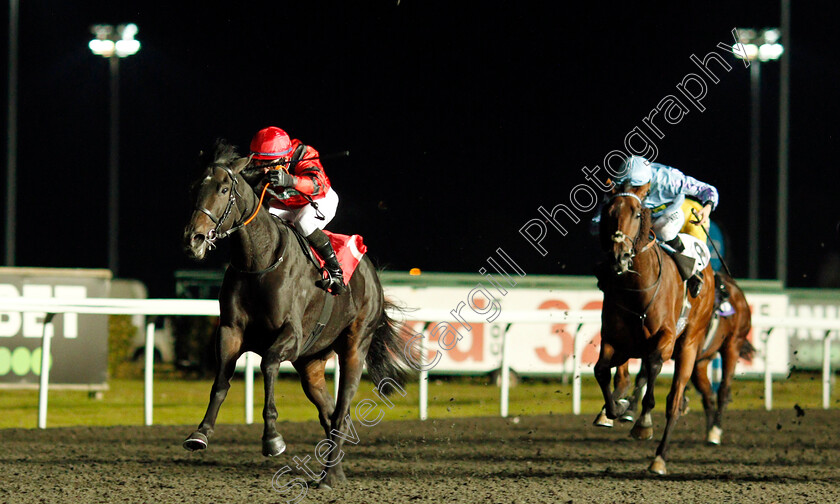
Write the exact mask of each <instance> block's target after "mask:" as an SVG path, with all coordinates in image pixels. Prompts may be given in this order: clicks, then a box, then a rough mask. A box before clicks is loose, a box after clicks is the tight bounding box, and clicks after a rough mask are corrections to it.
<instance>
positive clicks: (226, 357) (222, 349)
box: [183, 326, 243, 451]
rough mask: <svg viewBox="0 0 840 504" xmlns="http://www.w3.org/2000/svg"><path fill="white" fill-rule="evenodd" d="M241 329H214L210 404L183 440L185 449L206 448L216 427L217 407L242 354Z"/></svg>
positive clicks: (221, 401) (228, 386) (222, 327)
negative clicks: (214, 369) (214, 342)
mask: <svg viewBox="0 0 840 504" xmlns="http://www.w3.org/2000/svg"><path fill="white" fill-rule="evenodd" d="M242 336H243V334H242V330H241V329H238V328H234V327H230V326H220V327H219V329H218V330H217V331H216V378H215V380H214V381H213V387H212V388H211V389H210V404H208V406H207V411H206V412H205V414H204V419H202V420H201V423H200V424H199V425H198V429H196V430H195V431H194V432H193V433H192V434H190V436H189V437H188V438H187V439H186V440H185V441H184V443H183V446H184V448H186V449H187V450H190V451H196V450H203V449H205V448H207V443H208V440H209V439H210V436H212V435H213V430H214V429H215V427H216V417H217V416H218V415H219V408H221V407H222V403H223V402H224V401H225V397H227V393H228V390H229V389H230V379H231V377H233V372H234V370H235V369H236V360H237V359H238V358H239V356H240V355H242Z"/></svg>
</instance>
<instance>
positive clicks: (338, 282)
mask: <svg viewBox="0 0 840 504" xmlns="http://www.w3.org/2000/svg"><path fill="white" fill-rule="evenodd" d="M327 275H328V276H327V278H323V279H321V280H318V281H317V282H315V286H317V287H318V288H321V289H324V290H325V291H327V292H329V293H330V294H332V295H333V296H338V295H341V294H344V293H345V292H347V286H346V285H344V277H343V276H333V275H331V274H330V273H329V271H327Z"/></svg>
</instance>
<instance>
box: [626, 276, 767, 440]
mask: <svg viewBox="0 0 840 504" xmlns="http://www.w3.org/2000/svg"><path fill="white" fill-rule="evenodd" d="M719 275H720V278H721V280H722V281H723V283H724V284H725V285H726V288H727V290H728V291H729V293H730V296H729V302H730V303H731V304H732V308H733V310H734V313H732V314H731V315H728V316H721V315H717V317H718V318H719V323H718V324H717V326H716V327H715V325H714V324H712V326H711V327H710V330H712V329H713V330H714V333H713V334H709V335H707V336H706V344H705V345H704V346H703V347H701V350H700V354H699V355H698V356H697V360H696V362H695V363H694V371H693V372H692V374H691V382H692V383H693V384H694V388H696V389H697V391H698V392H699V393H700V395H701V396H702V400H703V411H704V412H705V414H706V442H707V443H708V444H710V445H719V444H720V443H721V438H722V435H723V412H724V411H725V410H726V406H727V405H728V404H729V403H730V402H731V401H732V397H731V387H732V379H733V377H734V376H735V365H736V364H737V363H738V358H739V357H743V358H745V359H750V358H752V357H753V354H754V353H755V348H754V347H753V346H752V344H751V343H750V342H749V340H748V339H747V336H748V335H749V333H750V329H751V328H752V313H751V312H750V306H749V304H748V303H747V299H746V297H745V296H744V291H742V290H741V288H740V287H739V286H738V284H737V283H736V282H735V280H734V279H733V278H732V277H730V276H729V275H727V274H725V273H719ZM718 353H720V356H721V361H722V366H721V382H720V388H718V392H717V404H715V397H714V394H713V392H712V386H711V383H710V382H709V375H708V366H709V362H711V361H712V360H713V359H714V358H715V356H716V355H717V354H718ZM619 374H623V375H624V376H623V377H621V378H617V379H618V380H619V381H621V380H623V379H629V372H628V369H627V366H626V365H624V366H621V367H620V368H619V369H618V370H616V376H617V377H618V376H619ZM645 385H647V378H646V373H645V370H644V368H642V369H641V370H640V371H639V374H637V375H636V381H635V385H634V388H633V394H632V395H631V397H630V400H629V401H630V405H629V407H628V409H627V411H626V412H625V413H624V414H623V415H622V416H621V417H620V418H619V419H620V420H621V421H622V422H632V421H634V420H635V417H636V411H638V404H639V401H640V400H641V395H642V391H643V390H644V387H645ZM685 410H686V407H685V405H684V406H683V408H682V411H683V413H684V412H685Z"/></svg>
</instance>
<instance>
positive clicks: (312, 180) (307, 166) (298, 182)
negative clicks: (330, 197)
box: [293, 153, 329, 197]
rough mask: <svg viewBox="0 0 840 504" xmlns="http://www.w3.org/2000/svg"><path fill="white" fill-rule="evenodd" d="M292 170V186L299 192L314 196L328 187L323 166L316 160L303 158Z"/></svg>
mask: <svg viewBox="0 0 840 504" xmlns="http://www.w3.org/2000/svg"><path fill="white" fill-rule="evenodd" d="M315 155H317V153H316V154H315ZM293 171H294V175H295V185H294V188H295V190H296V191H298V192H299V193H301V194H305V195H307V196H311V197H315V196H319V195H321V193H323V192H324V191H326V190H327V188H328V187H329V183H328V182H327V177H326V175H324V168H323V167H322V166H321V163H320V162H319V161H318V160H310V159H306V158H304V159H302V160H301V161H300V162H299V163H298V164H297V166H295V167H294V169H293Z"/></svg>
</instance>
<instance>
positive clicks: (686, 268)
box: [665, 235, 703, 297]
mask: <svg viewBox="0 0 840 504" xmlns="http://www.w3.org/2000/svg"><path fill="white" fill-rule="evenodd" d="M665 243H666V244H667V245H668V246H670V247H671V248H672V249H674V251H675V252H674V253H673V254H671V257H672V258H673V259H674V262H675V263H676V264H677V270H678V271H679V272H680V277H682V279H683V280H685V285H686V287H687V288H688V293H689V294H690V295H691V297H697V296H698V295H699V294H700V290H701V289H702V288H703V272H702V271H698V272H697V274H693V272H694V262H695V261H694V258H693V257H689V256H687V255H685V254H683V252H684V251H685V245H683V242H682V240H680V237H679V235H677V237H676V238H674V239H672V240H668V241H666V242H665Z"/></svg>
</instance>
